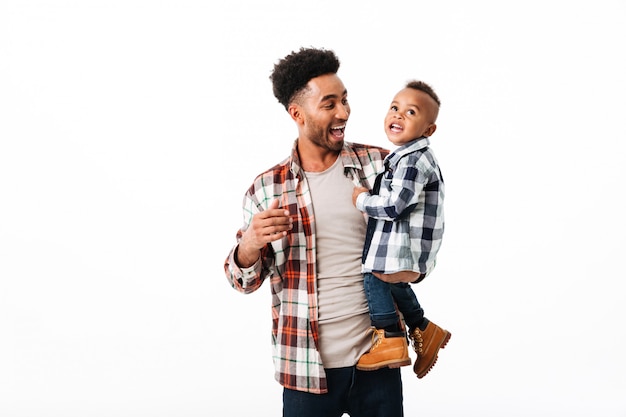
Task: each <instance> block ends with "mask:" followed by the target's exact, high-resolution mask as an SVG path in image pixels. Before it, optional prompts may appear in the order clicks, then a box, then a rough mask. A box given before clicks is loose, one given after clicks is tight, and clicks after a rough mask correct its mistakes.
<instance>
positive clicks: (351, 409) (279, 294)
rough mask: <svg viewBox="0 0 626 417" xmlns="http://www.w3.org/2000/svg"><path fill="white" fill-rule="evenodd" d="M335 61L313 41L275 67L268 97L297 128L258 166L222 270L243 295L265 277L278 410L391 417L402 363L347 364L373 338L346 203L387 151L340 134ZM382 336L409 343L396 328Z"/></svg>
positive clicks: (357, 220)
mask: <svg viewBox="0 0 626 417" xmlns="http://www.w3.org/2000/svg"><path fill="white" fill-rule="evenodd" d="M338 69H339V60H338V59H337V57H336V56H335V54H334V52H332V51H329V50H323V49H314V48H301V49H300V50H299V51H294V52H292V53H291V54H289V55H287V56H286V57H285V58H283V59H281V60H280V61H279V62H278V63H277V64H276V65H275V66H274V70H273V72H272V75H271V76H270V79H271V81H272V84H273V91H274V95H275V96H276V98H277V99H278V101H279V102H280V103H281V104H282V105H283V106H284V107H285V109H286V110H287V112H288V114H289V115H290V117H291V118H292V120H293V121H294V122H295V124H296V126H297V129H298V138H297V139H296V141H295V143H294V145H293V149H292V153H291V155H290V156H289V157H288V158H286V159H285V160H283V161H282V162H280V163H279V164H277V165H276V166H274V167H272V168H271V169H269V170H267V171H266V172H263V173H261V174H260V175H259V176H257V177H256V179H255V180H254V182H253V184H252V186H251V187H250V188H249V189H248V191H247V192H246V194H245V197H244V207H243V212H244V226H243V227H242V228H241V229H240V230H239V231H238V232H237V245H236V246H235V247H234V248H233V249H232V250H231V252H230V253H229V255H228V257H227V259H226V262H225V265H224V268H225V272H226V276H227V278H228V280H229V282H230V283H231V285H232V286H233V288H235V289H236V290H238V291H241V292H243V293H250V292H253V291H255V290H257V289H258V288H259V287H260V286H261V284H262V283H263V282H264V281H265V280H269V281H270V288H271V291H272V320H273V323H272V336H273V338H272V343H273V358H274V364H275V369H276V374H275V377H276V379H277V381H278V382H279V383H280V384H281V385H283V387H284V390H283V416H284V417H292V416H300V417H306V416H312V417H313V416H315V417H320V416H324V417H332V416H337V417H339V416H342V415H343V414H344V413H348V414H349V415H350V416H353V417H364V416H371V417H374V416H375V417H383V416H389V417H392V416H393V417H400V416H402V415H403V404H402V402H403V398H402V381H401V376H400V370H399V369H398V368H395V369H391V368H382V369H378V370H374V371H359V370H357V369H356V366H355V365H356V363H357V361H358V360H359V357H360V356H361V355H362V354H364V353H365V352H367V351H368V349H369V348H370V346H371V342H370V338H369V334H368V329H369V328H370V321H369V315H368V308H367V302H366V299H365V294H364V291H363V276H362V274H361V255H362V250H363V243H364V240H365V232H366V223H365V219H364V217H363V215H362V214H361V213H360V212H359V211H358V210H357V209H356V208H355V207H354V206H353V204H352V190H353V189H354V187H355V186H364V187H367V188H372V186H373V182H374V179H375V177H376V175H377V173H378V172H380V171H381V170H382V169H383V159H384V157H385V156H386V155H387V154H388V151H386V150H384V149H382V148H379V147H373V146H367V145H360V144H354V143H348V142H344V134H345V129H346V122H347V121H348V118H349V115H350V106H349V104H348V98H347V97H348V94H347V90H346V88H345V86H344V85H343V82H342V81H341V79H340V78H339V77H338V76H337V71H338ZM385 278H386V279H392V278H390V277H385ZM415 278H416V277H415V276H414V275H410V274H408V275H405V276H399V277H397V276H396V277H393V279H394V280H396V282H398V281H403V282H411V281H414V280H415ZM386 336H387V337H397V338H402V342H403V343H405V344H406V337H405V334H404V333H403V332H398V333H397V334H387V335H386Z"/></svg>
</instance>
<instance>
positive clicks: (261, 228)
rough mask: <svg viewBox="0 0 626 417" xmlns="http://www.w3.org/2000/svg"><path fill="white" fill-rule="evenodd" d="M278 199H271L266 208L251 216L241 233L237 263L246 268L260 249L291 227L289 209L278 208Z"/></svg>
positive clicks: (254, 259)
mask: <svg viewBox="0 0 626 417" xmlns="http://www.w3.org/2000/svg"><path fill="white" fill-rule="evenodd" d="M279 204H280V200H279V199H275V200H274V201H272V203H271V204H270V206H269V207H268V208H267V210H263V211H262V212H260V213H257V214H255V215H254V216H252V221H251V222H250V226H249V227H248V229H246V231H245V232H244V233H243V236H242V237H241V240H240V241H239V246H238V247H237V253H236V255H235V256H236V259H235V261H236V262H237V265H239V267H241V268H247V267H249V266H252V265H254V263H255V262H256V261H257V259H259V256H260V255H261V249H263V248H264V247H265V245H267V244H268V243H270V242H273V241H275V240H278V239H281V238H282V237H284V236H286V235H287V231H289V230H291V228H292V227H293V225H292V223H293V220H292V219H291V217H290V216H289V211H288V210H285V209H281V208H278V205H279Z"/></svg>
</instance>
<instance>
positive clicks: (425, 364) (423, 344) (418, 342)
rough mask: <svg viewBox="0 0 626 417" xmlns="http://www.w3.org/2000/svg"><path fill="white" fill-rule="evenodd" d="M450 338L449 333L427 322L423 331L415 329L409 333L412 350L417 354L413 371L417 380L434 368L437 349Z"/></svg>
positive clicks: (444, 344)
mask: <svg viewBox="0 0 626 417" xmlns="http://www.w3.org/2000/svg"><path fill="white" fill-rule="evenodd" d="M451 336H452V334H451V333H450V332H449V331H447V330H444V329H442V328H441V327H439V326H437V325H436V324H435V323H433V322H428V325H427V326H426V330H424V331H421V330H420V329H419V328H417V327H416V328H415V329H414V330H413V331H412V332H410V333H409V337H410V338H411V341H412V344H413V349H414V350H415V353H417V359H415V364H414V365H413V371H414V372H415V373H416V374H417V377H418V378H423V377H424V376H425V375H426V374H427V373H428V371H430V370H431V369H432V367H433V366H435V362H437V355H438V353H439V349H443V348H444V347H445V346H446V344H447V343H448V340H450V337H451Z"/></svg>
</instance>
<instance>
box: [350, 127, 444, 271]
mask: <svg viewBox="0 0 626 417" xmlns="http://www.w3.org/2000/svg"><path fill="white" fill-rule="evenodd" d="M429 144H430V141H429V139H428V138H426V137H422V138H419V139H416V140H414V141H412V142H410V143H407V144H405V145H403V146H401V147H399V148H398V149H396V150H395V151H394V152H393V153H391V154H389V155H388V156H387V157H386V158H385V161H384V164H385V171H384V172H383V173H382V174H380V175H379V178H378V179H377V183H378V182H380V189H379V190H373V191H372V192H371V194H367V193H363V194H361V195H359V198H358V199H357V203H356V206H357V208H358V209H359V210H361V211H363V212H365V213H367V215H368V216H369V220H368V238H367V240H366V242H365V247H364V251H363V272H382V273H387V274H390V273H394V272H398V271H415V272H420V273H422V274H424V276H426V275H428V274H429V273H430V272H431V271H432V269H433V268H434V267H435V262H436V257H437V252H438V251H439V248H440V246H441V239H442V236H443V230H444V216H443V199H444V183H443V177H442V176H441V170H440V169H439V165H438V163H437V159H436V158H435V155H434V154H433V152H432V150H431V149H429V147H428V145H429ZM376 194H377V195H376Z"/></svg>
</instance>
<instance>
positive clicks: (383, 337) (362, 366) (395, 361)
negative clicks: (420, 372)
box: [356, 327, 411, 371]
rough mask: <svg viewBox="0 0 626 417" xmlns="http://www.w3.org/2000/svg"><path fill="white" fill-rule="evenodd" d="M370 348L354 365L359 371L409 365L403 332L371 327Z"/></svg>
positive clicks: (406, 344)
mask: <svg viewBox="0 0 626 417" xmlns="http://www.w3.org/2000/svg"><path fill="white" fill-rule="evenodd" d="M372 331H373V333H372V347H371V348H370V351H369V352H367V353H365V354H364V355H363V356H361V358H360V359H359V362H358V363H357V364H356V369H359V370H361V371H374V370H376V369H380V368H385V367H389V368H399V367H400V366H407V365H410V364H411V358H409V349H408V343H407V339H406V335H405V334H404V332H386V331H385V330H383V329H376V328H374V327H372Z"/></svg>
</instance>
